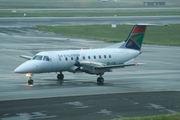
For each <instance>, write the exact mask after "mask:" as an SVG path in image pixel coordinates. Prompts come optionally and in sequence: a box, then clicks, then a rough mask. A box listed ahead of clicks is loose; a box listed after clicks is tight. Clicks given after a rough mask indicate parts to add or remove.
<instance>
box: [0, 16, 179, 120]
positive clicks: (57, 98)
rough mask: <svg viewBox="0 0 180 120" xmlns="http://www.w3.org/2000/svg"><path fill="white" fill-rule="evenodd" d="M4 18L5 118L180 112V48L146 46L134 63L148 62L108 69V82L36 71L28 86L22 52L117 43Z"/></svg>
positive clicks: (0, 46) (1, 107) (0, 114)
mask: <svg viewBox="0 0 180 120" xmlns="http://www.w3.org/2000/svg"><path fill="white" fill-rule="evenodd" d="M1 20H2V19H1ZM4 20H7V21H6V22H7V23H5V22H4V23H5V24H4V26H8V25H9V27H2V26H3V25H2V24H1V28H0V38H1V39H0V56H1V57H0V61H1V62H0V73H1V74H0V83H1V84H0V118H1V119H2V120H8V119H15V118H16V119H23V118H27V119H45V118H46V119H53V120H54V119H72V118H74V119H85V118H86V119H112V118H118V117H131V116H145V115H157V114H166V113H170V114H171V113H177V112H179V111H180V104H179V103H180V101H179V100H180V99H179V97H178V96H179V94H180V93H179V91H180V88H179V80H180V77H179V74H180V64H179V59H180V56H179V53H180V47H173V46H160V45H143V48H142V52H143V53H142V54H141V55H140V56H139V57H138V58H136V60H135V62H140V63H146V64H144V65H140V66H137V67H129V68H123V69H115V70H113V72H110V73H105V75H104V78H105V83H104V85H98V84H97V83H96V77H97V76H92V75H88V74H85V73H78V74H72V73H66V72H65V73H64V75H65V80H64V81H57V79H56V74H55V73H47V74H36V75H35V76H34V77H33V79H34V80H35V83H34V86H28V85H27V80H28V78H26V77H25V75H23V74H15V73H14V72H13V70H14V69H15V68H16V67H17V66H18V65H20V64H21V63H22V62H24V61H25V60H24V59H22V58H19V55H30V56H33V55H34V54H36V53H37V52H39V51H47V50H61V49H80V48H86V49H87V48H99V47H104V46H108V45H111V44H112V43H105V42H102V41H95V40H89V39H82V38H76V37H68V36H62V35H57V34H53V33H46V32H41V31H37V30H35V29H33V28H32V26H34V25H35V24H39V23H38V22H35V21H34V23H32V21H31V20H29V21H30V22H27V19H26V22H21V21H19V22H17V21H16V20H15V21H16V22H17V24H14V23H13V19H12V20H10V19H4ZM17 20H18V19H17ZM40 20H41V19H39V22H40ZM165 20H166V19H165ZM86 22H87V21H86ZM86 22H84V24H85V23H86ZM8 23H9V24H8ZM28 23H30V26H29V27H27V25H28ZM31 23H32V24H33V25H31ZM42 23H43V22H42ZM50 23H51V22H49V23H48V24H50ZM52 23H53V22H52ZM61 24H63V23H61ZM72 24H75V23H72ZM11 25H12V26H11ZM10 26H11V27H10ZM17 26H18V27H17Z"/></svg>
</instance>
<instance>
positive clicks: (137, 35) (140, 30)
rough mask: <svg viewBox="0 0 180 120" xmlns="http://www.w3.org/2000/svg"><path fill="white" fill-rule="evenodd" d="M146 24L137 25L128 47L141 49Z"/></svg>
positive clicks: (129, 39) (128, 41)
mask: <svg viewBox="0 0 180 120" xmlns="http://www.w3.org/2000/svg"><path fill="white" fill-rule="evenodd" d="M145 30H146V26H135V27H134V29H133V30H132V32H131V34H130V36H129V38H128V40H127V44H126V48H131V49H136V50H140V49H141V46H142V42H143V38H144V33H145Z"/></svg>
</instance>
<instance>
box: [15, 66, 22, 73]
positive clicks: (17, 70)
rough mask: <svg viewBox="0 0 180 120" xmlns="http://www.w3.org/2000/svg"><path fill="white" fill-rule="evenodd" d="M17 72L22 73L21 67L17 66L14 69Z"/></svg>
mask: <svg viewBox="0 0 180 120" xmlns="http://www.w3.org/2000/svg"><path fill="white" fill-rule="evenodd" d="M14 72H15V73H21V72H22V70H21V69H20V67H17V68H16V69H15V70H14Z"/></svg>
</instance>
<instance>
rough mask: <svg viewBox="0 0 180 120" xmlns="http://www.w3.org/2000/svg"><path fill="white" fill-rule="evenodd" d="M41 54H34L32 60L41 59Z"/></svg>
mask: <svg viewBox="0 0 180 120" xmlns="http://www.w3.org/2000/svg"><path fill="white" fill-rule="evenodd" d="M42 58H43V56H42V55H36V56H34V58H33V60H42Z"/></svg>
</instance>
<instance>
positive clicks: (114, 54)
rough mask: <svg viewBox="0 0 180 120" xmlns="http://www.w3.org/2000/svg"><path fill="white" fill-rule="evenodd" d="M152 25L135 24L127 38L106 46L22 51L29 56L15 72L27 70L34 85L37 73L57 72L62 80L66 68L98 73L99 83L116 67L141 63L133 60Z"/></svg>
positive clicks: (24, 56)
mask: <svg viewBox="0 0 180 120" xmlns="http://www.w3.org/2000/svg"><path fill="white" fill-rule="evenodd" d="M147 26H148V25H140V24H139V25H138V24H137V25H134V26H133V28H132V30H131V32H130V33H129V35H128V37H127V39H126V40H125V41H124V42H120V43H116V44H114V45H110V46H107V47H104V48H98V49H84V50H64V51H44V52H39V53H37V54H36V55H35V56H33V57H31V56H26V55H20V57H22V58H25V59H27V60H28V61H26V62H24V63H23V64H21V65H20V66H18V67H17V68H16V69H15V70H14V72H15V73H23V74H26V76H27V77H29V80H28V84H29V85H33V83H34V80H33V79H32V76H33V74H36V73H50V72H55V73H58V74H57V79H58V80H63V79H64V75H63V72H64V71H68V72H72V73H77V72H84V73H88V74H92V75H98V76H99V77H98V78H97V83H100V84H103V83H104V78H103V75H104V73H105V72H112V69H115V68H124V67H128V66H137V65H139V64H141V63H131V62H132V61H133V60H134V59H135V58H136V57H137V56H139V55H140V54H141V53H142V51H141V47H142V43H143V39H144V35H145V31H146V27H147Z"/></svg>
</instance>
